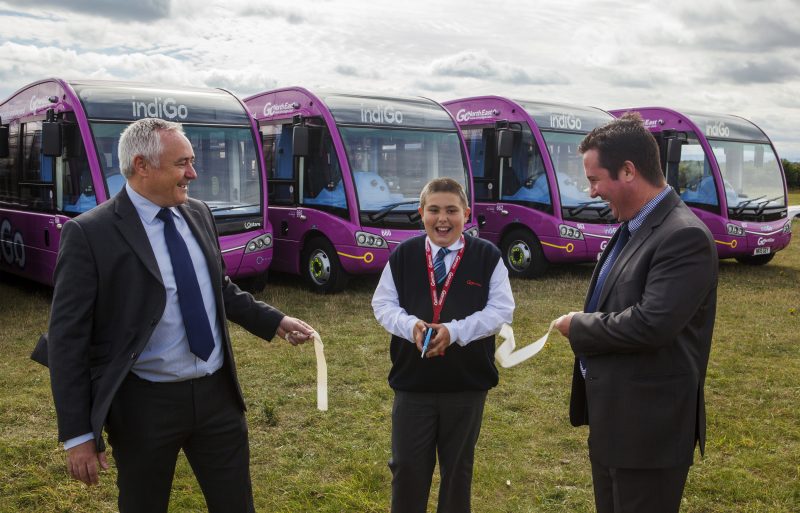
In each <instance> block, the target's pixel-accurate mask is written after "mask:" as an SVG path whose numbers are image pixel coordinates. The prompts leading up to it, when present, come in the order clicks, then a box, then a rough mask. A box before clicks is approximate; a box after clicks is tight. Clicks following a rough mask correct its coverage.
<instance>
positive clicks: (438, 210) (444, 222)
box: [419, 192, 469, 248]
mask: <svg viewBox="0 0 800 513" xmlns="http://www.w3.org/2000/svg"><path fill="white" fill-rule="evenodd" d="M419 214H420V215H421V216H422V224H424V225H425V233H427V234H428V237H429V238H430V239H431V242H433V243H434V244H436V245H437V246H439V247H442V248H446V247H448V246H450V245H451V244H453V243H454V242H456V241H457V240H458V239H459V237H461V233H462V232H463V231H464V223H466V222H467V218H468V217H469V207H467V208H464V207H463V206H462V205H461V199H460V198H459V197H458V195H457V194H454V193H452V192H434V193H432V194H428V197H427V198H426V199H425V206H424V207H420V208H419Z"/></svg>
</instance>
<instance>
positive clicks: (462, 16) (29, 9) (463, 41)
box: [0, 0, 800, 159]
mask: <svg viewBox="0 0 800 513" xmlns="http://www.w3.org/2000/svg"><path fill="white" fill-rule="evenodd" d="M112 4H113V5H114V8H113V9H112V8H111V7H109V6H111V5H112ZM796 19H800V4H798V2H797V1H796V0H770V1H769V2H766V1H760V2H751V1H746V0H732V1H731V0H709V1H708V2H697V1H696V0H674V1H673V2H672V3H670V4H669V5H666V4H664V3H663V2H659V1H657V0H642V1H641V2H625V1H623V0H573V1H570V2H518V1H512V0H497V1H496V2H493V3H492V4H491V5H489V4H485V3H481V2H477V1H476V0H472V1H470V0H467V1H461V2H456V1H455V0H440V1H438V2H430V1H426V2H422V1H420V0H406V1H405V2H403V3H401V4H392V3H387V2H356V1H354V0H337V1H336V2H332V1H323V0H317V1H310V0H307V1H305V2H295V3H285V2H279V1H277V0H263V1H260V2H253V1H252V0H145V1H144V2H127V3H125V2H121V1H116V0H115V1H114V2H112V0H77V1H69V0H44V1H43V2H36V3H32V2H27V1H23V0H0V25H2V27H3V31H2V32H1V33H0V97H5V96H7V95H8V94H10V93H11V92H13V91H14V90H16V89H17V88H19V87H22V86H24V85H25V84H27V83H29V82H32V81H34V80H39V79H41V78H45V77H49V76H66V77H75V78H81V77H97V78H107V79H125V80H140V81H155V82H164V83H170V84H188V85H195V86H213V87H224V88H227V89H230V90H232V91H233V92H235V93H237V94H240V95H247V94H251V93H255V92H258V91H262V90H267V89H271V88H274V87H283V86H289V85H299V86H304V87H308V88H311V89H314V88H318V87H331V88H336V89H343V90H347V89H350V90H360V91H368V92H369V91H372V92H380V93H385V94H402V95H415V94H420V95H427V96H431V97H434V99H436V100H439V101H444V100H448V99H453V98H459V97H464V96H475V95H482V94H494V95H500V96H510V97H512V98H513V97H515V98H528V99H531V100H537V99H539V100H550V101H558V102H566V103H576V104H582V105H594V106H597V107H601V108H606V109H610V108H618V107H629V106H642V105H653V104H660V105H664V106H667V107H669V106H677V107H684V108H687V109H694V110H707V111H718V112H726V113H733V114H739V115H742V116H745V117H748V118H752V119H753V120H754V121H756V122H757V123H758V120H761V122H763V124H762V127H763V128H765V130H766V131H767V133H768V134H769V135H770V137H771V138H772V139H773V140H775V141H776V144H777V145H778V151H779V152H780V153H781V155H782V156H784V155H787V156H790V157H792V158H795V159H800V143H799V142H794V141H800V134H798V132H797V130H796V129H795V128H794V124H795V123H794V121H793V120H796V119H798V118H800V104H798V101H800V100H798V99H797V98H798V95H797V91H798V90H800V25H798V24H796V23H795V22H794V20H796Z"/></svg>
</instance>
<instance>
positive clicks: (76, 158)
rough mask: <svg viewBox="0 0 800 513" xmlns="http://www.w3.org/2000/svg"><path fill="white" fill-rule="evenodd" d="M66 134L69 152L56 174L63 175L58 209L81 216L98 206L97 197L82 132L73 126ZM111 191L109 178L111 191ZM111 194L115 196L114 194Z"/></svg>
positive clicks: (60, 161)
mask: <svg viewBox="0 0 800 513" xmlns="http://www.w3.org/2000/svg"><path fill="white" fill-rule="evenodd" d="M66 134H67V136H66V137H65V139H66V140H67V151H66V152H65V153H64V155H63V157H62V158H60V159H58V161H57V166H56V173H57V174H60V175H61V176H60V187H59V188H58V195H59V198H58V207H59V210H61V211H63V212H68V213H74V214H80V213H81V212H86V211H87V210H90V209H92V208H94V207H95V206H96V205H97V197H96V195H95V189H94V185H93V183H92V174H91V170H90V169H89V160H88V159H87V157H86V150H85V148H84V146H83V141H82V140H81V136H80V132H79V131H78V128H77V127H75V126H73V127H72V129H71V130H68V131H67V132H66ZM119 176H121V175H119ZM123 185H124V181H123ZM111 189H112V187H111V179H110V177H109V191H111ZM110 194H111V195H112V196H113V194H114V192H110Z"/></svg>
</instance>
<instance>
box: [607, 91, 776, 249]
mask: <svg viewBox="0 0 800 513" xmlns="http://www.w3.org/2000/svg"><path fill="white" fill-rule="evenodd" d="M629 111H635V112H639V113H640V114H641V116H642V118H643V119H644V122H645V125H646V126H647V127H648V128H649V129H650V131H651V132H652V133H653V135H654V136H655V138H656V140H657V141H658V144H659V147H660V149H661V165H662V167H663V170H664V174H665V175H666V177H667V183H669V184H670V185H671V186H672V187H673V188H674V189H675V191H677V192H678V194H679V195H680V196H681V198H682V199H683V201H684V203H686V204H687V205H689V207H691V208H692V210H693V211H694V213H695V214H697V217H699V218H700V219H702V220H703V222H705V223H706V225H707V226H708V228H709V230H711V233H712V234H713V235H714V240H715V241H716V243H717V251H718V252H719V257H720V258H735V259H736V260H738V261H739V262H742V263H745V264H750V265H763V264H766V263H767V262H769V261H770V260H772V258H773V257H774V256H775V252H776V251H779V250H781V249H783V248H785V247H786V246H787V245H788V244H789V241H790V240H791V238H792V227H791V220H790V219H788V218H787V196H786V176H785V174H784V171H783V167H782V165H781V161H780V159H779V158H778V155H777V153H776V152H775V148H774V147H773V146H772V142H771V141H770V139H769V137H767V135H766V134H765V133H764V132H763V131H762V130H761V129H760V128H758V127H757V126H756V125H755V124H754V123H752V122H750V121H748V120H747V119H744V118H741V117H739V116H730V115H723V114H709V113H700V112H677V111H675V110H672V109H666V108H662V107H646V108H634V109H620V110H615V111H611V112H612V114H614V115H615V116H622V115H623V114H624V113H626V112H629Z"/></svg>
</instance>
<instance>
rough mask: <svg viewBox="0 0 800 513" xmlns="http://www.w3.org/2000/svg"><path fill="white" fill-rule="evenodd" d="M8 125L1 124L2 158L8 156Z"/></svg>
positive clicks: (0, 153)
mask: <svg viewBox="0 0 800 513" xmlns="http://www.w3.org/2000/svg"><path fill="white" fill-rule="evenodd" d="M8 153H9V151H8V126H4V125H0V159H5V158H8Z"/></svg>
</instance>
